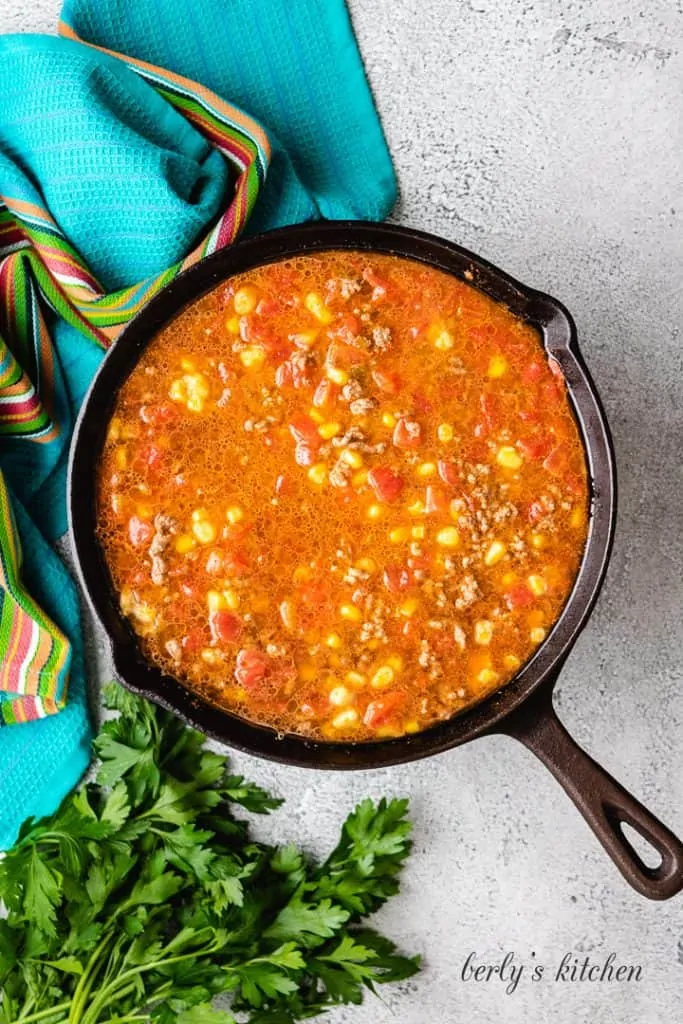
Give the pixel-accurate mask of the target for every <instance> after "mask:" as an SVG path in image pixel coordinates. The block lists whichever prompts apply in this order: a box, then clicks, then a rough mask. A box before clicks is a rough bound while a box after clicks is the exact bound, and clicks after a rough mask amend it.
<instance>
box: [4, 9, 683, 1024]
mask: <svg viewBox="0 0 683 1024" xmlns="http://www.w3.org/2000/svg"><path fill="white" fill-rule="evenodd" d="M319 2H324V0H319ZM350 6H351V10H352V14H353V18H354V23H355V26H356V29H357V33H358V38H359V41H360V45H361V49H362V51H363V54H364V57H365V60H366V65H367V70H368V75H369V77H370V80H371V83H372V86H373V89H374V91H375V95H376V99H377V103H378V106H379V109H380V112H381V114H382V117H383V120H384V124H385V127H386V131H387V135H388V138H389V143H390V146H391V150H392V153H393V155H394V157H395V161H396V166H397V169H398V174H399V177H400V184H401V192H402V196H401V201H400V204H399V206H398V207H397V209H396V211H395V219H397V220H398V221H401V222H403V223H407V224H410V225H413V226H419V227H422V228H426V229H428V230H431V231H435V232H438V233H440V234H442V235H445V236H446V237H448V238H452V239H454V240H456V241H458V242H460V243H462V244H464V245H466V246H468V247H470V248H472V249H474V250H475V251H477V252H479V253H481V254H483V255H485V256H487V257H488V258H490V259H491V260H493V261H494V262H496V263H498V264H499V265H501V266H503V267H505V268H506V269H507V270H509V271H510V272H511V273H513V274H515V275H517V276H519V277H520V278H522V279H523V280H525V281H527V282H529V283H530V284H533V285H535V286H537V287H539V288H542V289H545V290H548V291H550V292H551V293H553V294H555V295H557V296H558V297H560V298H561V299H562V300H563V301H564V302H565V303H566V304H567V305H568V306H569V307H570V309H571V310H572V311H573V313H574V315H575V317H576V320H577V323H578V327H579V331H580V335H581V340H582V344H583V349H584V352H585V354H586V357H587V359H588V362H589V364H590V368H591V370H592V372H593V374H594V376H595V379H596V381H597V383H598V385H599V388H600V390H601V393H602V396H603V398H604V401H605V405H606V408H607V412H608V415H609V418H610V421H611V424H612V427H613V431H614V437H615V443H616V450H617V459H618V466H619V470H620V515H619V528H618V537H617V542H616V547H615V551H614V557H613V560H612V563H611V567H610V571H609V577H608V580H607V584H606V586H605V589H604V591H603V595H602V597H601V599H600V603H599V606H598V608H597V610H596V613H595V615H594V616H593V618H592V620H591V622H590V625H589V627H588V628H587V629H586V631H585V633H584V635H583V636H582V638H581V640H580V642H579V643H578V645H577V647H576V650H575V651H574V653H573V655H572V657H571V659H570V661H569V663H568V664H567V666H566V670H565V672H564V674H563V677H562V682H561V686H560V687H559V690H558V692H557V706H558V709H559V711H560V714H561V715H562V718H563V720H564V721H565V723H566V724H567V726H568V727H569V728H570V729H571V730H572V731H573V733H574V735H575V736H576V737H577V738H578V739H579V740H580V741H581V743H582V744H584V745H585V747H586V748H587V749H588V750H589V751H590V752H591V753H592V754H593V755H594V756H595V757H596V758H598V759H599V760H600V761H602V763H603V764H604V765H605V766H606V767H607V768H608V769H609V770H610V771H611V772H612V773H613V774H614V775H616V776H617V777H618V778H619V779H620V780H622V781H623V782H624V784H625V785H626V786H628V787H629V788H631V789H632V790H633V792H634V793H636V794H637V795H638V796H639V797H640V798H641V799H642V800H644V801H645V802H646V803H647V804H648V805H649V806H650V807H651V808H652V809H653V810H654V811H655V812H657V813H658V814H660V815H661V816H662V817H663V818H664V819H665V820H666V821H667V822H668V823H669V824H670V825H671V826H672V827H673V828H674V829H676V830H677V831H678V832H679V834H681V833H683V753H682V746H683V742H682V741H683V728H682V724H681V723H682V719H683V686H682V682H683V673H682V671H681V651H682V647H683V644H682V641H683V613H682V607H683V585H682V583H681V565H682V564H683V513H682V512H681V504H682V499H683V472H682V469H681V466H682V459H681V449H682V447H683V411H682V410H683V383H682V372H683V355H682V349H681V340H682V339H681V323H682V322H683V287H682V285H681V272H682V271H683V241H682V238H681V232H682V228H683V217H682V209H681V207H682V203H683V195H682V187H683V156H682V153H683V4H682V3H681V0H649V2H648V0H641V2H640V3H638V2H636V3H623V2H619V0H593V2H591V0H566V2H557V0H534V2H532V0H508V2H507V3H501V2H499V0H459V2H448V0H352V2H351V5H350ZM58 7H59V2H58V0H33V2H32V3H27V2H26V0H1V3H0V31H18V30H34V31H35V30H42V31H52V30H53V26H54V24H55V18H56V14H57V10H58ZM106 674H107V666H106V663H104V662H103V661H102V659H101V658H100V675H106ZM235 764H236V767H237V768H239V770H240V771H243V772H245V773H247V774H249V775H251V776H252V777H255V778H257V779H258V780H259V781H260V782H262V783H264V784H265V785H267V786H269V787H271V788H272V789H274V790H275V791H277V792H279V793H281V794H283V795H285V796H286V797H287V810H286V811H285V812H281V813H280V814H278V815H276V816H274V817H273V818H272V820H271V821H270V822H268V823H265V824H262V825H259V830H260V832H261V833H262V834H264V835H266V834H267V835H269V836H273V837H277V838H278V839H280V840H281V839H284V838H285V837H291V838H296V839H297V840H300V841H304V842H305V843H307V844H308V845H309V846H310V847H312V848H314V849H319V850H321V851H322V850H324V849H325V848H326V847H327V845H328V844H329V843H330V842H331V839H332V836H333V834H334V832H335V828H336V825H337V823H338V822H339V820H340V818H341V816H342V814H343V813H344V812H346V811H347V810H349V809H350V808H351V807H352V806H353V804H354V803H355V802H356V801H357V800H358V799H359V798H361V797H362V796H364V795H365V794H367V793H370V794H375V795H379V794H381V793H388V792H392V793H406V794H408V795H409V796H410V798H411V806H412V816H413V819H414V822H415V851H414V854H413V856H412V859H411V861H410V866H409V868H408V871H407V873H406V876H405V882H404V886H403V891H402V893H401V895H400V896H399V897H398V898H397V899H396V900H394V901H393V902H392V903H391V904H390V906H389V908H388V909H387V910H386V912H385V913H383V914H382V915H381V921H378V924H381V926H382V927H383V928H384V929H386V930H387V932H388V933H389V934H391V935H393V936H394V937H395V938H396V939H397V940H398V941H399V942H400V943H401V945H402V946H403V947H404V948H405V949H407V950H420V951H421V952H422V953H423V954H424V958H425V969H424V972H423V973H422V974H421V975H420V976H419V977H418V978H417V979H416V980H415V981H413V982H411V983H410V984H409V985H406V986H405V987H403V989H401V990H398V989H393V988H392V989H391V990H390V991H388V992H387V991H385V992H382V1001H375V1000H371V1001H369V1002H367V1003H366V1004H365V1006H364V1007H363V1008H361V1009H357V1008H353V1009H352V1010H348V1011H339V1012H338V1013H334V1014H331V1015H330V1017H329V1018H328V1019H329V1020H330V1021H331V1022H337V1024H341V1022H344V1021H349V1022H351V1021H353V1022H356V1024H395V1022H401V1024H462V1022H465V1021H467V1022H468V1024H492V1022H495V1021H498V1020H501V1019H503V1020H506V1021H507V1022H509V1024H522V1022H524V1024H550V1022H553V1024H584V1022H585V1024H587V1022H591V1024H669V1022H673V1021H677V1020H681V1019H682V1014H681V1005H682V1003H683V1000H682V998H681V997H682V996H683V966H682V965H681V963H680V962H679V957H680V954H679V953H678V952H677V946H678V943H679V940H680V938H681V936H683V902H682V900H681V897H679V898H678V899H676V900H673V901H671V902H669V903H667V904H662V905H656V904H650V903H647V902H646V901H645V900H643V899H642V898H641V897H639V896H637V895H636V894H635V893H633V892H632V891H631V890H630V889H628V888H627V886H626V885H625V884H624V882H623V881H622V880H621V877H620V876H619V875H618V873H617V871H616V869H615V868H614V867H613V866H612V864H611V863H610V862H609V861H608V860H607V858H606V857H605V855H604V854H603V852H602V850H601V849H600V847H599V846H598V844H597V842H596V840H595V839H594V838H593V836H592V835H591V833H590V832H589V831H588V829H587V827H586V826H585V825H584V823H583V821H582V820H581V819H580V817H579V815H578V814H577V812H576V811H575V810H574V808H573V806H572V805H571V804H570V802H569V800H568V799H567V798H566V797H565V796H564V795H563V793H562V792H561V791H560V789H559V787H558V786H557V785H556V783H555V782H554V781H553V780H552V779H551V778H550V776H549V775H548V774H547V773H546V772H545V771H544V770H543V769H542V768H541V766H540V765H539V764H538V763H535V762H534V760H533V759H532V757H531V755H529V754H528V753H526V752H525V751H524V750H523V749H522V748H521V747H519V746H517V745H516V744H514V743H513V741H511V740H507V739H503V738H497V739H487V740H481V741H479V742H477V743H474V744H471V745H470V746H468V747H465V748H461V749H459V750H456V751H452V752H450V753H448V754H445V755H442V756H440V757H438V758H435V759H432V760H429V761H424V762H422V763H419V764H415V765H412V766H406V767H404V768H400V769H391V770H383V771H375V772H369V773H365V774H351V775H333V774H311V773H309V772H307V771H303V770H300V771H297V770H285V769H283V768H281V767H277V766H272V765H269V764H266V763H263V762H260V761H257V760H253V759H250V758H248V757H244V756H238V757H235ZM472 951H476V952H477V954H478V957H479V958H480V960H489V961H490V962H495V961H499V960H500V958H501V957H502V955H503V954H505V953H506V952H508V951H513V952H514V953H515V954H516V958H517V961H518V962H519V961H520V960H521V961H522V962H525V963H527V964H529V963H531V962H532V954H533V953H535V954H536V962H541V963H544V964H546V965H547V969H546V974H547V975H550V974H551V973H552V971H551V968H552V967H554V966H556V965H557V963H558V962H559V961H560V959H561V958H562V956H563V955H564V954H565V953H567V952H569V951H573V953H575V954H576V955H579V956H581V957H582V958H583V957H584V956H586V955H589V956H591V957H592V958H593V959H595V960H598V959H604V957H605V956H607V954H609V953H610V952H614V953H616V954H617V957H618V960H619V961H620V962H624V963H629V964H635V963H637V964H640V965H642V979H641V981H640V982H637V983H636V982H632V983H630V984H627V983H621V984H618V983H612V984H608V983H602V984H600V983H592V984H591V983H589V982H584V983H575V984H570V983H567V982H565V983H561V982H554V981H552V980H551V978H550V977H546V978H545V979H544V980H543V982H542V983H539V984H534V983H532V982H530V980H529V978H528V977H526V978H525V977H523V978H522V981H521V982H520V984H519V986H518V988H517V990H516V991H515V992H514V993H513V994H509V995H508V994H506V993H505V992H504V988H503V986H502V985H501V984H500V982H495V981H492V982H490V983H488V984H486V983H480V984H477V983H475V982H472V981H470V982H463V981H462V980H461V976H460V971H461V968H462V965H463V963H464V961H465V959H466V957H467V955H468V954H469V953H470V952H472Z"/></svg>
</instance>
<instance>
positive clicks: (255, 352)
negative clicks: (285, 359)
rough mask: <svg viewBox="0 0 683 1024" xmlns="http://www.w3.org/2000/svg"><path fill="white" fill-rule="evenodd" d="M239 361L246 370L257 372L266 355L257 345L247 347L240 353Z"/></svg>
mask: <svg viewBox="0 0 683 1024" xmlns="http://www.w3.org/2000/svg"><path fill="white" fill-rule="evenodd" d="M240 361H241V363H242V366H245V367H246V368H247V370H258V369H259V367H261V366H263V364H264V363H265V361H266V353H265V352H264V351H263V349H262V348H259V346H258V345H247V347H246V348H243V349H242V351H241V352H240Z"/></svg>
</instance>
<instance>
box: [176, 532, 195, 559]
mask: <svg viewBox="0 0 683 1024" xmlns="http://www.w3.org/2000/svg"><path fill="white" fill-rule="evenodd" d="M196 546H197V541H196V540H195V538H194V537H192V536H190V534H189V533H181V534H180V536H179V537H176V542H175V549H176V551H177V552H178V554H179V555H186V554H187V553H188V551H192V548H194V547H196Z"/></svg>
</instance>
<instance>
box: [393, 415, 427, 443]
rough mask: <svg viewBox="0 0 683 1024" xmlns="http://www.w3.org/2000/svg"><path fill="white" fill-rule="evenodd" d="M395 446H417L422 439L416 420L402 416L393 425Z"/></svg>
mask: <svg viewBox="0 0 683 1024" xmlns="http://www.w3.org/2000/svg"><path fill="white" fill-rule="evenodd" d="M392 441H393V442H394V446H395V447H396V448H419V447H420V442H421V441H422V428H421V427H420V424H419V423H418V422H417V420H409V419H406V418H405V417H404V416H402V417H401V419H400V420H399V421H398V423H397V424H396V426H395V427H394V434H393V437H392Z"/></svg>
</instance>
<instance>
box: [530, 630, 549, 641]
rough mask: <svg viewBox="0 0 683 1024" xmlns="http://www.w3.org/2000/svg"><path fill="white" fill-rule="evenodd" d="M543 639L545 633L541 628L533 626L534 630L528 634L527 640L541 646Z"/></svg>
mask: <svg viewBox="0 0 683 1024" xmlns="http://www.w3.org/2000/svg"><path fill="white" fill-rule="evenodd" d="M545 637H546V631H545V630H544V629H543V626H534V628H533V629H532V630H531V632H530V633H529V639H530V640H531V642H532V644H542V643H543V641H544V640H545Z"/></svg>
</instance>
